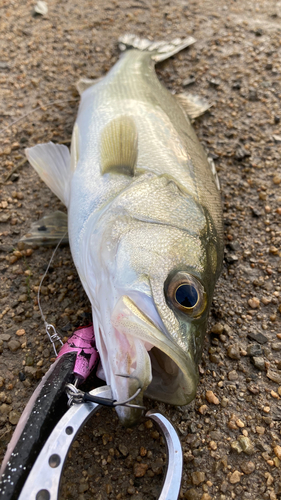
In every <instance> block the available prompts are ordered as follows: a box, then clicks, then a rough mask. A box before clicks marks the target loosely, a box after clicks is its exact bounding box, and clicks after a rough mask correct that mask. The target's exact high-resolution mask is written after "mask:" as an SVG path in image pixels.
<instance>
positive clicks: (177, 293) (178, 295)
mask: <svg viewBox="0 0 281 500" xmlns="http://www.w3.org/2000/svg"><path fill="white" fill-rule="evenodd" d="M167 281H168V282H166V284H165V295H166V300H167V303H168V305H169V306H170V307H171V306H172V307H173V308H176V309H178V310H180V311H182V312H183V313H185V314H187V315H188V316H191V317H198V316H200V315H201V314H202V313H203V311H204V310H205V309H206V306H207V298H206V292H205V290H204V287H203V285H202V283H200V281H199V280H198V279H196V278H195V277H194V276H192V275H191V274H188V273H184V272H178V273H176V275H175V276H173V278H172V279H171V280H167Z"/></svg>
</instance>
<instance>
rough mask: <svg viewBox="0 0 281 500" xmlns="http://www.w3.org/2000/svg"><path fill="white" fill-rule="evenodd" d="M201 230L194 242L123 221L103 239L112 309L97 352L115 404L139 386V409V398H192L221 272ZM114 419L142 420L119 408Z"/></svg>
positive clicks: (209, 238)
mask: <svg viewBox="0 0 281 500" xmlns="http://www.w3.org/2000/svg"><path fill="white" fill-rule="evenodd" d="M121 219H122V220H121ZM204 227H205V232H204V231H201V232H200V234H198V235H197V236H196V235H194V234H192V232H189V231H186V230H182V229H178V228H175V227H171V226H169V225H166V226H165V225H160V224H150V223H147V222H145V221H139V220H135V219H134V220H133V219H131V218H130V217H123V218H119V219H118V220H116V219H115V221H114V224H113V225H112V226H111V227H110V230H108V232H107V236H105V235H104V240H106V241H107V249H106V251H105V245H103V249H104V251H103V253H102V255H103V258H104V262H103V263H102V267H103V269H104V268H105V266H107V273H106V274H104V277H103V278H102V280H101V282H102V283H104V286H105V289H104V293H103V294H102V296H103V297H106V301H107V302H108V303H110V305H109V307H108V308H107V313H106V314H107V318H105V315H103V318H101V321H100V325H102V328H103V331H102V332H101V335H100V340H99V345H98V348H99V351H100V355H101V361H102V365H103V369H104V372H105V378H106V380H107V383H108V384H110V385H111V387H112V390H113V394H114V397H115V398H116V399H117V400H118V401H120V400H125V399H126V398H127V397H130V396H132V395H133V394H134V393H135V391H136V389H137V388H138V386H141V388H142V391H141V393H140V394H139V396H138V398H137V399H136V400H134V401H133V403H135V404H142V397H143V396H144V395H145V396H148V397H150V398H152V399H155V400H159V401H163V402H166V403H170V404H173V405H185V404H187V403H189V402H190V401H191V400H192V399H193V398H194V397H195V394H196V388H197V384H198V363H199V360H200V356H201V351H202V345H203V339H204V335H205V332H206V323H207V317H208V311H209V308H210V304H211V300H212V295H213V289H214V286H215V281H216V278H217V276H218V267H219V257H218V252H217V248H216V238H215V236H214V237H213V235H212V234H210V231H209V229H208V227H209V226H208V225H205V226H204ZM110 238H111V245H109V244H108V242H109V239H110ZM114 239H115V242H114V241H113V240H114ZM110 254H112V255H111V256H110ZM113 256H114V257H113ZM109 262H111V265H109ZM110 266H111V267H110ZM106 276H107V277H108V278H106ZM109 277H110V278H109ZM110 289H111V292H110ZM113 297H114V299H113ZM94 315H95V312H94ZM106 325H107V326H106ZM106 329H107V330H106ZM109 332H110V333H109ZM118 375H127V376H128V375H129V376H130V378H123V377H122V378H121V377H118ZM117 412H118V415H119V417H120V419H121V420H122V421H123V423H125V424H132V423H133V422H134V421H135V420H137V418H138V417H139V416H140V411H139V410H136V409H130V408H126V407H121V406H120V407H119V408H118V409H117Z"/></svg>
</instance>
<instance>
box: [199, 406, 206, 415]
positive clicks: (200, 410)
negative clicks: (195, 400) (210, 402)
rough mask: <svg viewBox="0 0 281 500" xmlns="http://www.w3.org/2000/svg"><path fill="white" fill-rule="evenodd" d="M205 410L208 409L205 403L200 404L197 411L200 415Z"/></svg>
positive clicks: (203, 413)
mask: <svg viewBox="0 0 281 500" xmlns="http://www.w3.org/2000/svg"><path fill="white" fill-rule="evenodd" d="M207 410H208V406H207V405H202V406H200V408H199V410H198V411H199V413H201V415H205V413H206V412H207Z"/></svg>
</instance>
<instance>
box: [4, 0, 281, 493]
mask: <svg viewBox="0 0 281 500" xmlns="http://www.w3.org/2000/svg"><path fill="white" fill-rule="evenodd" d="M34 5H35V3H34V2H31V1H29V0H28V1H26V2H19V1H18V0H15V1H11V0H2V1H1V6H0V14H1V15H0V33H1V35H0V38H1V55H0V83H1V87H0V95H1V102H0V115H1V121H2V125H1V129H2V130H1V148H0V155H1V156H0V176H1V181H2V183H1V185H0V207H1V212H0V222H1V228H0V259H1V274H0V275H1V299H0V300H1V308H0V318H1V326H0V346H1V351H2V353H1V358H0V360H1V365H0V387H1V388H0V426H1V427H0V446H1V450H0V451H1V458H2V457H3V454H4V452H5V448H6V445H7V443H8V441H9V440H10V437H11V434H12V432H13V430H14V428H15V424H16V423H17V421H18V419H19V416H20V414H21V412H22V410H23V408H24V406H25V404H26V402H27V401H28V399H29V397H30V395H31V394H32V392H33V390H34V387H35V386H36V384H37V383H38V380H40V378H41V376H42V375H43V374H44V373H45V372H46V371H47V369H48V368H49V366H50V364H51V363H52V361H53V360H54V354H53V351H52V348H51V345H50V343H49V341H48V339H47V337H46V334H45V332H44V325H43V322H42V320H41V317H40V313H39V310H38V305H37V299H36V292H37V287H38V284H39V281H40V278H41V276H42V274H43V272H44V270H45V269H46V265H47V263H48V261H49V259H50V256H51V253H52V250H51V249H44V248H38V249H35V250H34V251H33V252H32V251H29V250H27V251H26V250H24V249H22V246H19V247H18V245H17V242H18V240H19V238H20V237H21V236H23V235H24V234H25V233H27V232H28V229H29V227H30V224H31V222H32V221H34V220H37V219H39V218H40V217H42V216H43V215H44V214H47V213H51V212H52V211H53V210H54V209H63V207H62V205H61V204H60V202H59V201H58V200H57V199H56V198H55V196H54V195H53V194H51V193H50V191H49V189H48V188H47V187H46V186H45V185H44V184H43V183H42V182H41V181H40V180H39V178H38V176H37V174H36V173H35V172H34V171H33V170H32V168H31V167H30V166H29V165H28V164H27V163H23V159H24V148H25V147H26V146H32V145H34V144H36V143H40V142H47V141H49V140H53V141H54V142H56V143H57V142H58V143H61V142H63V143H65V144H67V145H68V144H69V141H70V138H71V133H72V126H73V123H74V120H75V115H76V111H77V107H78V96H77V93H76V91H75V86H74V84H75V82H76V81H77V80H78V79H79V77H81V76H86V77H90V78H95V77H100V76H102V75H104V74H105V73H106V72H107V71H108V69H109V68H110V67H111V66H112V65H113V64H114V63H115V61H116V60H117V58H118V54H119V52H118V47H117V39H118V36H119V35H120V34H122V33H123V32H124V31H127V32H133V33H136V34H138V35H140V36H149V37H152V38H155V39H163V38H165V39H171V38H175V37H185V36H186V35H189V34H192V35H194V36H195V37H196V39H197V40H198V42H197V43H196V44H195V45H194V46H193V47H191V48H190V49H188V50H185V51H183V52H182V53H180V54H178V55H176V56H175V57H174V58H172V59H170V60H168V61H166V62H164V63H161V64H159V65H158V69H157V71H158V74H159V77H160V79H161V80H162V81H163V82H164V83H165V85H166V86H167V87H168V88H169V89H170V90H171V91H172V92H182V91H185V90H187V91H189V92H191V93H194V94H199V95H201V96H203V97H205V98H207V99H208V100H209V101H210V102H212V103H213V108H212V109H211V111H210V112H209V113H207V114H206V115H205V116H204V117H202V118H201V119H200V120H198V121H197V123H196V124H195V128H196V131H197V133H198V136H199V138H200V140H201V142H202V143H203V144H204V145H205V147H206V148H207V149H208V151H209V153H210V154H211V155H212V156H213V158H214V159H215V162H216V166H217V170H218V173H219V178H220V182H221V187H222V198H223V206H224V215H225V242H226V253H225V262H224V268H223V272H222V275H221V278H220V280H219V282H218V284H217V287H216V291H215V298H214V302H213V307H212V311H211V315H210V322H209V331H208V333H207V336H206V341H205V346H204V353H203V358H202V363H201V367H200V373H201V380H200V384H199V387H198V392H197V396H196V399H195V401H194V402H193V403H192V404H191V405H189V406H187V407H176V408H175V407H170V406H168V405H164V404H154V403H153V402H151V401H148V400H147V401H146V405H147V408H153V407H154V408H155V407H156V408H158V409H160V410H161V411H163V412H164V413H165V415H167V416H168V417H169V418H170V419H171V421H172V422H173V424H174V425H175V427H176V428H177V430H178V432H179V435H180V439H181V442H182V447H183V452H184V471H183V481H182V489H181V494H180V498H186V499H188V500H199V499H201V500H211V499H214V500H228V499H232V498H237V499H241V500H246V499H251V500H262V499H270V500H275V499H280V498H281V480H280V470H281V435H280V429H281V427H280V422H281V403H280V397H281V357H280V353H281V315H280V312H281V287H280V272H281V261H280V256H281V253H280V242H281V233H280V221H281V191H280V188H281V166H280V155H281V125H280V118H281V110H280V97H281V83H280V76H281V64H280V55H281V54H280V52H281V20H280V19H281V4H280V2H276V1H275V0H269V1H263V0H258V1H256V2H252V1H245V0H237V1H228V2H222V1H218V2H211V1H207V0H196V1H189V2H188V3H187V2H185V1H180V0H174V1H173V2H170V1H164V0H159V1H154V0H152V1H151V2H149V1H148V0H130V1H123V2H122V1H118V0H112V1H109V0H104V1H103V2H101V1H97V2H91V1H83V2H79V1H78V0H62V1H59V0H49V1H48V9H49V10H48V13H47V14H46V15H44V16H34V15H33V7H34ZM53 101H56V102H57V101H60V103H59V104H58V103H57V104H53V105H50V103H51V102H53ZM38 107H39V109H38ZM31 110H33V111H34V112H33V113H32V114H29V115H28V117H27V118H25V119H23V120H21V121H19V122H18V123H16V124H15V125H12V126H10V127H9V128H7V129H4V127H6V126H9V125H10V124H11V123H12V122H13V121H14V120H17V119H18V118H20V117H22V116H23V115H24V114H25V113H28V112H29V111H31ZM3 129H4V130H3ZM14 169H16V171H14ZM10 174H11V175H10ZM8 175H10V177H9V178H7V177H8ZM42 306H43V310H44V314H45V315H46V317H47V319H48V321H49V322H52V323H54V324H55V325H56V328H57V330H58V331H59V332H60V333H61V334H62V336H63V337H67V336H69V335H70V334H71V332H73V331H74V329H75V327H77V326H79V325H83V324H87V322H88V319H89V314H90V306H89V303H88V299H87V297H86V296H85V294H84V292H83V289H82V286H81V284H80V282H79V279H78V276H77V274H76V271H75V268H74V265H73V262H72V258H71V254H70V251H69V249H68V247H64V248H59V250H58V251H57V254H56V256H55V260H54V262H53V264H52V267H51V270H50V273H49V274H48V277H47V279H46V281H45V282H44V287H43V289H42ZM208 391H212V392H208ZM164 462H165V447H164V445H163V439H162V438H161V437H160V436H159V433H158V432H157V430H156V429H155V428H154V427H152V428H151V427H150V423H149V421H147V420H145V419H144V420H143V421H142V422H140V425H139V426H137V427H135V428H133V429H128V430H126V429H124V428H122V427H121V425H120V424H119V423H118V421H117V416H116V414H115V413H113V411H112V410H106V409H105V410H102V411H101V412H100V414H99V415H97V416H95V417H94V418H93V420H92V421H90V423H88V424H87V427H86V428H85V429H84V431H83V433H82V434H81V435H80V436H79V437H78V439H77V441H76V442H75V444H74V447H73V449H72V451H71V456H70V457H69V459H68V461H67V465H66V470H65V474H64V477H63V481H62V489H61V495H60V499H61V500H66V499H74V498H75V499H79V500H88V499H90V498H96V499H99V500H103V499H107V498H108V499H111V498H113V499H117V500H119V499H120V500H121V499H129V498H131V499H132V500H141V499H149V500H152V499H154V498H158V496H159V492H160V489H161V482H162V479H163V464H164Z"/></svg>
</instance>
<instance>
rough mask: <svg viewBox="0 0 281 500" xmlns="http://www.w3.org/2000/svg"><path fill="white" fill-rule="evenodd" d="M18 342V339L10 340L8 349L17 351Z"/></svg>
mask: <svg viewBox="0 0 281 500" xmlns="http://www.w3.org/2000/svg"><path fill="white" fill-rule="evenodd" d="M20 346H21V345H20V342H19V341H18V340H10V342H8V347H9V349H10V351H12V352H15V351H17V350H18V349H19V348H20Z"/></svg>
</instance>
